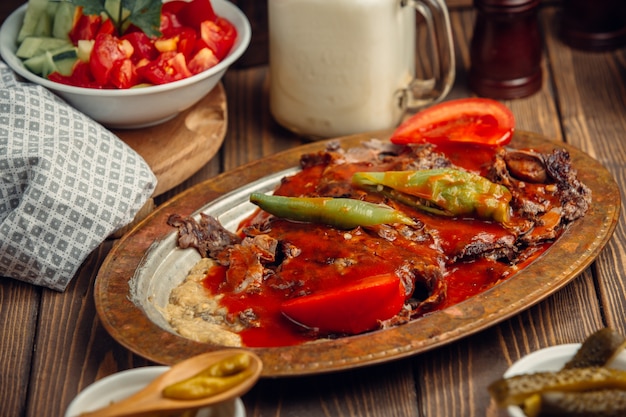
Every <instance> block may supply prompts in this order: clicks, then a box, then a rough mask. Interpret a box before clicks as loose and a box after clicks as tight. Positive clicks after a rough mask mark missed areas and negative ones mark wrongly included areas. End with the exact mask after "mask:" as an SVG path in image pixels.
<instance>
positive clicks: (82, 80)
mask: <svg viewBox="0 0 626 417" xmlns="http://www.w3.org/2000/svg"><path fill="white" fill-rule="evenodd" d="M48 79H49V80H50V81H54V82H57V83H61V84H67V85H73V86H76V87H85V88H102V87H101V86H100V85H98V83H96V81H95V80H94V79H93V77H92V75H91V69H90V68H89V63H86V62H82V61H77V62H76V64H75V65H74V69H73V71H72V74H71V75H61V74H59V73H58V72H53V73H52V74H50V75H48Z"/></svg>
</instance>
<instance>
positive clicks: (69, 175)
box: [0, 61, 157, 291]
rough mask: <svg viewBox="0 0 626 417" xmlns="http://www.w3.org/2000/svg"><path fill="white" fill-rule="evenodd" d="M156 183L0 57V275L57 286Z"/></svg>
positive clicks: (104, 135) (139, 163)
mask: <svg viewBox="0 0 626 417" xmlns="http://www.w3.org/2000/svg"><path fill="white" fill-rule="evenodd" d="M156 182H157V180H156V178H155V176H154V174H153V173H152V171H151V170H150V167H149V166H148V165H147V164H146V162H145V161H144V160H143V159H142V158H141V156H139V155H138V154H137V153H136V152H135V151H133V150H132V149H131V148H130V147H128V146H127V145H126V144H125V143H124V142H122V141H121V140H120V139H119V138H117V137H116V136H115V135H114V134H113V133H111V132H110V131H108V130H106V129H105V128H104V127H102V126H101V125H99V124H98V123H96V122H94V121H93V120H92V119H90V118H89V117H87V116H85V115H84V114H82V113H80V112H79V111H77V110H75V109H73V108H72V107H70V106H69V105H68V104H66V103H65V102H64V101H62V100H61V99H59V98H58V97H57V96H55V95H54V94H52V93H51V92H50V91H48V90H46V89H45V88H43V87H41V86H38V85H34V84H30V83H24V82H20V81H19V80H18V79H17V78H16V77H15V75H14V74H13V72H12V71H11V70H10V69H9V68H8V67H7V66H6V65H5V64H4V63H3V62H1V61H0V277H9V278H14V279H18V280H21V281H25V282H28V283H31V284H34V285H39V286H44V287H48V288H51V289H53V290H57V291H64V290H65V289H66V287H67V285H68V284H69V282H70V281H71V279H72V277H73V276H74V275H75V274H76V271H77V270H78V268H79V267H80V266H81V264H82V263H83V261H84V260H85V258H86V257H87V256H88V255H89V254H90V253H91V252H92V251H93V250H94V249H95V248H96V247H97V246H98V245H99V244H100V243H102V242H103V241H104V240H105V239H106V237H107V236H109V235H110V234H111V233H112V232H114V231H115V230H117V229H119V228H120V227H122V226H124V225H126V224H128V223H130V222H131V221H132V219H133V217H134V216H135V214H136V213H137V211H139V209H140V208H141V207H142V206H143V204H144V203H145V202H146V201H147V200H148V199H149V198H150V196H151V195H152V192H153V191H154V188H155V186H156ZM0 279H3V278H0Z"/></svg>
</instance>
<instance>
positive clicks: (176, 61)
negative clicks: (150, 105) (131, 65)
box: [138, 52, 193, 84]
mask: <svg viewBox="0 0 626 417" xmlns="http://www.w3.org/2000/svg"><path fill="white" fill-rule="evenodd" d="M138 71H139V73H140V75H141V76H143V77H144V78H145V79H146V80H147V81H148V82H149V83H151V84H165V83H170V82H172V81H177V80H182V79H183V78H187V77H190V76H192V75H193V74H192V73H191V71H189V68H188V67H187V62H186V61H185V56H184V55H183V54H182V53H180V52H164V53H162V54H161V55H159V57H158V58H157V59H155V60H154V61H152V62H150V63H148V64H146V65H144V66H142V67H141V68H139V69H138Z"/></svg>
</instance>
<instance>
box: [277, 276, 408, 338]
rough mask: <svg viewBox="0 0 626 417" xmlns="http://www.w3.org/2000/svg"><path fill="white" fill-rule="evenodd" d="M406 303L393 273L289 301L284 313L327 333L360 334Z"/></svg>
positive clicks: (399, 282)
mask: <svg viewBox="0 0 626 417" xmlns="http://www.w3.org/2000/svg"><path fill="white" fill-rule="evenodd" d="M404 300H405V292H404V285H403V284H402V283H401V281H400V279H399V278H398V277H397V276H396V275H395V274H393V273H390V274H382V275H376V276H372V277H367V278H363V279H359V280H356V281H352V282H350V283H348V284H346V285H343V286H341V287H339V288H332V289H328V290H322V291H318V292H316V293H314V294H311V295H305V296H302V297H297V298H293V299H290V300H287V301H285V302H284V303H282V305H281V312H282V314H284V315H285V316H286V317H287V318H288V319H290V320H292V321H293V322H295V323H297V324H299V325H302V326H304V327H307V328H311V329H317V330H318V331H319V332H320V333H323V334H332V333H336V334H359V333H363V332H366V331H368V330H372V329H375V328H376V327H377V326H378V322H379V321H381V320H387V319H390V318H392V317H393V316H395V315H396V314H398V312H400V310H401V309H402V306H403V305H404Z"/></svg>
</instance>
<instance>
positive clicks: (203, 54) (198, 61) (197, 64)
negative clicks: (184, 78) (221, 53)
mask: <svg viewBox="0 0 626 417" xmlns="http://www.w3.org/2000/svg"><path fill="white" fill-rule="evenodd" d="M218 62H220V61H219V59H217V57H216V56H215V54H214V53H213V51H211V50H210V49H209V48H202V49H200V50H199V51H198V52H197V53H196V54H195V55H194V56H193V58H191V60H190V61H189V64H188V67H189V71H191V73H192V74H199V73H201V72H202V71H204V70H207V69H209V68H211V67H213V66H215V65H216V64H217V63H218Z"/></svg>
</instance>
